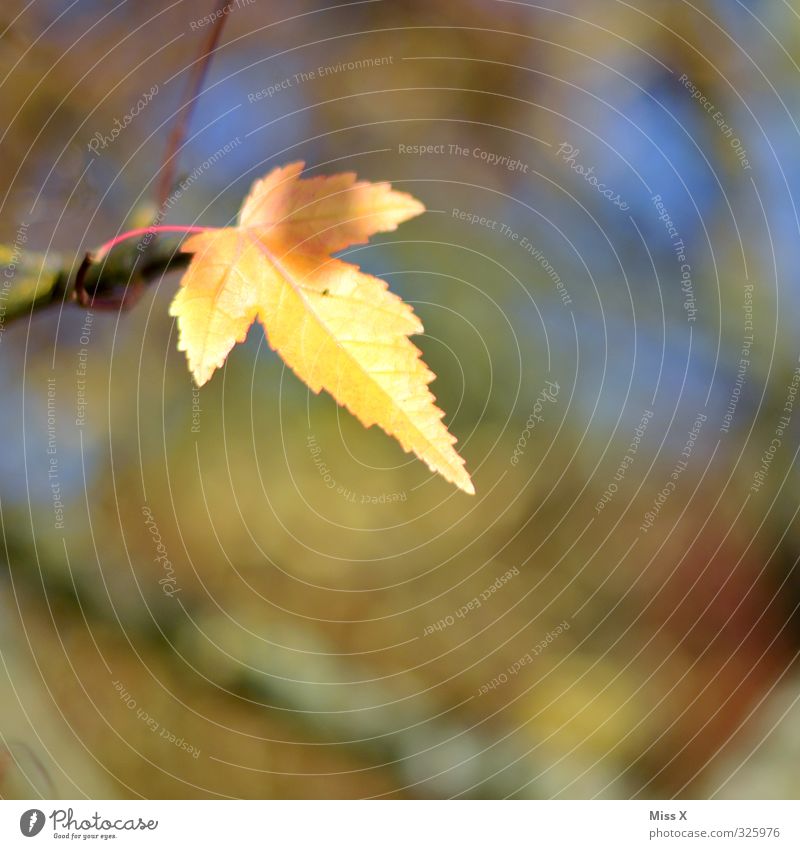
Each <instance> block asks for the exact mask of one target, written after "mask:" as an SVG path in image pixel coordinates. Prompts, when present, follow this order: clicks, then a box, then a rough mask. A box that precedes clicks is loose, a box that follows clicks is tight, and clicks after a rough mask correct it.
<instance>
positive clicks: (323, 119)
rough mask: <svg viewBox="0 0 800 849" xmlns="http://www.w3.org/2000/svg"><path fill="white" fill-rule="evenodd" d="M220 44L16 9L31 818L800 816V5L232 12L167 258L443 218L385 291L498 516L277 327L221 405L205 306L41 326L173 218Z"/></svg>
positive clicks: (22, 793)
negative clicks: (156, 800) (363, 194)
mask: <svg viewBox="0 0 800 849" xmlns="http://www.w3.org/2000/svg"><path fill="white" fill-rule="evenodd" d="M213 7H214V4H213V3H210V2H209V3H200V2H194V3H189V2H186V0H183V2H177V3H174V4H168V5H165V4H163V3H156V2H150V0H140V2H136V3H132V2H127V3H126V2H120V3H117V4H109V3H100V2H92V0H74V2H55V0H34V2H33V3H29V4H24V3H22V2H16V0H11V2H6V3H5V4H4V5H3V8H2V11H0V33H2V35H1V36H0V38H1V40H2V48H1V49H0V97H1V98H2V112H3V115H4V121H3V127H2V135H1V136H0V138H1V139H2V141H1V144H2V157H0V173H1V174H2V179H0V196H1V197H2V201H0V203H1V204H2V205H1V206H0V243H2V245H3V246H4V247H3V251H4V262H5V263H6V265H5V268H4V272H3V278H2V281H0V283H2V291H1V292H0V312H2V316H0V318H2V322H1V323H0V391H1V392H2V403H0V424H1V425H2V435H3V436H2V443H1V444H0V517H1V518H2V535H3V546H2V549H0V607H1V608H2V610H1V612H0V653H1V654H2V660H3V663H2V666H0V795H2V796H3V797H24V798H28V797H36V796H39V795H41V796H45V797H62V798H80V797H84V796H85V797H90V798H114V797H122V798H136V797H161V798H184V797H185V798H197V797H201V798H202V797H208V798H221V797H237V798H239V797H246V798H284V797H315V798H341V797H395V798H404V797H405V798H408V797H422V798H441V797H455V796H461V797H489V798H499V797H522V798H528V797H532V798H550V797H561V798H592V797H611V798H631V797H635V798H658V797H672V796H678V797H681V796H683V797H687V796H688V797H708V796H712V797H779V798H783V797H793V796H796V794H797V791H798V787H800V781H798V774H797V770H798V766H797V764H798V763H800V731H798V729H800V701H799V699H800V675H799V672H798V667H797V663H796V659H797V654H798V648H800V620H798V616H797V609H798V604H800V573H799V572H798V567H797V562H798V556H799V555H800V523H799V522H798V506H799V505H798V474H797V464H796V460H797V453H798V448H799V447H800V442H799V441H798V427H800V405H797V404H795V400H796V393H797V389H798V384H799V383H800V371H798V355H800V342H798V320H797V309H798V295H799V294H800V293H799V290H798V286H797V268H798V261H799V260H800V257H799V256H798V238H797V236H798V227H799V226H800V222H799V220H798V204H797V196H798V191H799V190H800V183H799V180H800V169H798V167H797V154H796V149H797V145H798V132H799V130H798V125H797V116H798V111H799V110H798V102H799V101H800V98H799V97H798V92H800V67H798V62H800V15H799V14H798V12H797V10H796V8H794V7H793V6H792V4H784V3H775V2H768V1H767V0H764V2H758V0H749V2H742V3H728V2H722V0H700V2H695V3H693V4H688V3H684V2H667V0H662V1H661V2H659V0H646V2H645V0H633V2H632V3H623V2H618V0H614V1H613V2H612V0H558V2H555V0H550V2H545V3H543V4H535V5H534V4H532V3H530V4H529V3H524V2H515V1H514V0H474V1H473V2H462V3H459V4H455V3H447V4H445V3H439V4H435V3H430V2H421V0H419V2H418V1H417V0H402V2H388V0H366V2H352V3H345V4H341V5H337V6H331V5H327V4H321V3H318V4H315V3H305V2H302V3H294V2H292V3H289V2H285V0H278V1H277V2H270V3H266V2H264V0H231V3H229V4H228V6H227V7H225V11H224V15H225V29H224V31H223V33H222V39H221V42H220V46H219V48H218V49H217V51H216V53H215V55H214V58H213V61H212V63H211V65H210V67H209V69H208V74H207V76H206V79H205V82H204V85H203V89H202V93H201V94H200V96H199V98H198V100H197V103H196V104H195V108H194V110H193V112H192V114H191V119H190V122H189V125H188V128H187V134H186V138H185V143H184V144H183V145H182V147H181V149H180V152H179V164H178V172H177V187H176V189H175V190H174V192H173V195H172V199H171V203H170V205H169V208H168V209H165V210H163V212H164V213H165V217H164V218H163V222H164V223H181V224H203V225H210V226H224V225H226V224H227V223H229V222H230V221H231V220H232V218H233V217H234V216H235V214H236V211H237V209H238V206H239V204H240V202H241V200H242V198H243V197H244V195H245V194H246V192H247V190H248V188H249V186H250V184H251V182H252V181H253V180H254V179H255V178H257V177H259V176H261V175H263V174H265V173H266V172H268V171H269V170H270V169H271V168H273V167H275V166H277V165H279V164H285V163H288V162H291V161H295V160H298V159H302V160H304V161H305V162H306V163H307V167H308V168H309V169H310V173H314V174H317V173H323V174H330V173H335V172H340V171H355V172H357V173H358V175H359V176H360V177H362V178H365V179H369V180H389V181H391V182H392V183H393V184H394V185H395V186H396V187H397V188H400V189H402V190H405V191H409V192H411V193H413V194H414V195H415V196H417V197H419V198H420V199H421V200H422V201H423V202H424V203H425V204H426V206H427V207H428V210H429V211H428V212H427V213H426V214H425V215H423V216H421V217H419V218H417V219H414V220H413V221H410V222H408V223H406V224H404V225H402V226H401V228H399V229H398V230H397V231H396V232H395V233H390V234H383V235H381V236H379V237H376V238H374V239H373V240H372V242H371V244H370V245H368V246H360V247H358V248H355V249H351V250H350V251H346V252H345V255H346V256H347V258H348V260H349V261H351V262H355V263H357V264H358V265H360V266H361V267H362V268H363V269H365V270H367V271H369V272H370V273H372V274H375V275H378V276H380V277H382V278H384V279H385V280H387V281H388V283H389V285H390V286H391V288H392V289H393V290H394V291H395V292H397V293H398V294H400V295H401V296H402V297H403V298H405V299H406V300H407V301H409V302H410V303H412V304H413V305H414V308H415V310H416V311H417V312H418V314H419V315H420V317H421V319H422V321H423V323H424V325H425V334H424V335H422V336H419V337H417V338H416V339H415V341H416V343H417V344H418V345H419V347H420V348H421V349H422V351H423V355H424V359H425V361H426V362H427V363H428V365H429V366H430V367H431V368H432V370H433V371H434V372H435V373H436V374H437V375H438V379H437V380H436V381H435V382H434V383H433V385H432V390H433V391H434V394H435V395H436V396H437V399H438V403H439V406H441V407H442V408H443V409H444V410H445V411H446V414H447V415H446V419H445V421H446V422H447V424H448V427H449V428H450V430H451V432H452V433H453V434H454V435H455V436H457V437H458V440H459V442H458V448H459V450H460V452H461V454H462V455H463V456H464V457H465V459H466V462H467V468H468V469H469V471H470V472H471V474H472V475H473V479H474V482H475V486H476V490H477V494H476V495H475V496H474V497H470V496H467V495H464V494H463V493H461V492H459V491H457V490H456V489H455V488H454V487H452V486H449V485H448V484H446V483H445V482H444V481H443V480H441V479H440V478H434V477H432V476H431V474H430V473H429V472H428V469H427V468H426V467H425V466H424V464H422V463H421V462H419V461H417V460H415V459H414V458H412V457H410V456H408V455H406V454H404V453H403V452H402V450H401V449H400V447H399V446H398V445H397V444H396V443H395V442H394V441H393V440H391V439H389V438H388V437H387V436H386V435H385V434H383V433H382V432H380V431H378V430H376V429H375V428H372V429H370V430H365V429H364V428H362V427H361V425H360V424H359V423H358V422H357V421H356V420H355V419H354V418H353V417H351V416H350V415H349V414H348V413H347V412H346V411H344V410H341V409H339V408H337V406H336V404H335V403H334V402H333V401H332V399H331V398H330V397H329V396H327V395H322V396H315V395H313V394H312V393H310V392H309V391H308V390H307V389H306V388H305V387H304V386H303V385H302V384H301V383H300V382H299V381H298V380H297V379H296V377H295V376H294V375H293V374H292V373H291V372H289V371H288V370H287V369H285V368H284V367H283V365H282V363H281V361H280V360H279V359H278V358H277V357H276V356H275V355H274V354H272V353H271V352H270V350H269V348H268V347H267V345H266V343H265V341H264V337H263V332H262V331H261V330H260V329H259V328H257V327H254V328H253V329H252V331H251V333H250V335H249V337H248V339H247V342H246V343H245V344H243V345H240V346H238V347H237V348H236V349H235V350H234V351H233V352H232V354H231V355H230V357H229V359H228V361H227V364H226V366H225V367H224V369H222V370H220V371H219V372H218V373H217V374H216V375H215V376H214V378H213V380H211V382H210V383H209V384H208V385H206V386H204V387H203V388H202V389H201V390H197V389H195V388H194V387H193V384H192V381H191V378H190V376H189V373H188V370H187V367H186V362H185V358H184V356H183V354H181V353H180V352H178V351H177V348H176V331H175V327H174V322H173V319H172V318H170V317H169V316H168V314H167V309H168V306H169V302H170V300H171V298H172V297H173V296H174V293H175V291H176V287H177V285H178V279H179V275H178V274H177V273H169V274H165V275H164V276H163V277H159V278H158V279H155V280H153V281H151V284H150V285H149V286H148V287H147V291H146V292H145V294H144V296H143V297H142V299H141V300H140V301H139V302H138V304H137V305H136V306H135V307H134V308H133V309H131V310H128V311H124V312H119V311H102V310H96V309H95V310H88V311H87V310H84V309H81V308H79V307H78V306H77V305H74V304H64V305H62V304H56V305H55V306H52V307H50V308H48V309H43V310H36V311H35V312H31V313H30V314H25V315H23V316H21V317H17V318H15V319H14V320H13V321H11V320H6V316H5V310H4V305H3V303H2V302H3V301H4V300H6V299H7V298H9V297H11V296H12V294H13V292H14V291H15V287H19V286H23V285H37V281H41V279H42V277H41V276H37V275H39V272H38V271H37V272H36V273H35V274H34V273H33V272H31V271H30V270H28V271H26V268H27V267H28V266H30V267H43V268H45V269H47V268H53V269H58V268H60V269H66V270H72V271H74V268H75V262H76V257H77V258H79V257H81V256H82V255H83V253H84V252H85V251H87V250H90V249H92V248H94V247H96V246H98V245H100V244H101V243H103V242H105V241H106V240H108V239H110V238H112V237H113V236H115V235H116V234H118V233H120V232H122V231H123V230H125V229H126V228H127V227H129V226H130V222H131V221H132V220H134V219H135V218H136V216H137V215H140V214H141V213H140V211H141V209H142V208H146V205H147V204H154V203H156V185H157V182H158V179H159V174H160V173H161V171H162V165H163V159H164V153H165V149H166V148H167V137H168V135H169V132H170V131H171V130H172V128H173V127H174V125H175V120H176V113H178V112H179V111H180V110H181V108H182V107H183V106H184V105H185V102H186V97H187V79H188V77H189V75H190V74H191V72H192V68H193V67H194V65H195V63H196V59H197V57H198V55H200V54H201V53H202V49H203V44H204V43H205V42H206V40H207V39H208V37H209V32H210V27H212V26H213V23H212V21H211V20H210V18H209V17H208V14H209V13H210V12H211V11H212V9H213ZM37 257H41V258H42V260H41V261H42V262H43V263H44V266H37V263H38V262H39V260H38V259H37ZM26 274H27V275H28V276H27V277H26ZM41 274H42V275H43V274H45V272H44V271H42V272H41Z"/></svg>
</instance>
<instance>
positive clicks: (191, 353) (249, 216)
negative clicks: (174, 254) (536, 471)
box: [170, 162, 475, 493]
mask: <svg viewBox="0 0 800 849" xmlns="http://www.w3.org/2000/svg"><path fill="white" fill-rule="evenodd" d="M302 170H303V163H302V162H295V163H293V164H291V165H287V166H285V167H283V168H276V169H275V170H274V171H272V172H271V173H270V174H268V175H267V176H266V177H264V178H263V179H262V180H258V181H257V182H256V183H255V184H254V185H253V187H252V189H251V190H250V193H249V194H248V196H247V198H246V199H245V201H244V203H243V204H242V208H241V211H240V213H239V219H238V222H237V226H236V227H226V228H222V229H218V230H208V231H206V232H203V233H199V234H197V235H194V236H192V237H190V238H189V239H187V240H186V241H185V242H184V244H183V250H184V251H187V252H189V253H191V254H193V256H192V260H191V262H190V264H189V268H188V269H187V271H186V273H185V274H184V276H183V279H182V280H181V288H180V290H179V291H178V294H177V295H176V296H175V299H174V300H173V302H172V304H171V306H170V315H173V316H176V317H177V319H178V332H179V339H178V348H179V350H181V351H185V352H186V355H187V358H188V361H189V369H190V371H191V372H192V374H193V375H194V378H195V381H196V382H197V384H198V385H199V386H202V385H203V384H204V383H206V382H207V381H208V380H209V378H210V377H211V375H212V374H213V372H214V371H215V370H216V369H217V368H219V367H220V366H221V365H222V364H223V363H224V362H225V358H226V357H227V356H228V353H229V352H230V350H231V348H232V347H233V346H234V345H235V344H236V343H237V342H242V341H244V339H245V337H246V336H247V332H248V330H249V328H250V326H251V325H252V323H253V322H254V321H255V320H256V319H258V320H259V321H260V322H261V324H262V325H263V326H264V330H265V333H266V338H267V341H268V343H269V345H270V347H271V348H272V349H273V350H274V351H276V352H277V353H278V354H279V355H280V356H281V357H282V358H283V360H284V362H286V364H287V365H288V366H289V367H290V368H291V369H292V370H293V371H294V372H295V374H296V375H297V376H298V377H299V378H300V379H301V380H303V381H304V382H305V383H306V384H307V385H308V386H309V387H310V388H311V389H312V390H313V391H314V392H319V391H320V390H322V389H325V390H326V391H327V392H329V393H330V394H331V395H332V396H333V397H334V398H335V399H336V401H337V402H338V403H339V404H342V405H343V406H345V407H346V408H347V409H348V410H350V412H351V413H353V415H355V416H356V418H358V419H359V421H360V422H361V423H362V424H363V425H364V426H365V427H369V426H371V425H373V424H377V425H378V426H380V427H381V428H382V429H383V430H384V431H385V432H386V433H388V434H389V435H390V436H393V437H395V438H396V439H397V440H398V442H399V443H400V444H401V445H402V447H403V449H404V450H405V451H409V452H413V453H414V454H416V455H417V457H419V458H420V459H421V460H423V461H424V462H425V463H426V464H427V465H428V467H429V468H430V469H431V470H432V471H434V472H438V473H439V474H441V475H442V476H443V477H444V478H445V479H446V480H448V481H450V482H451V483H454V484H455V485H456V486H458V487H460V488H461V489H462V490H464V491H465V492H468V493H474V491H475V490H474V487H473V485H472V481H471V480H470V477H469V475H468V474H467V472H466V470H465V468H464V461H463V459H462V458H461V457H460V456H459V455H458V453H457V452H456V450H455V449H454V448H453V445H454V443H455V441H456V440H455V438H454V437H453V436H452V435H451V434H450V433H449V432H448V430H447V428H446V427H445V425H444V423H443V422H442V416H443V415H444V414H443V413H442V411H441V410H440V409H439V408H438V407H436V405H435V404H434V400H435V399H434V397H433V395H432V394H431V392H430V390H429V389H428V384H429V383H430V382H431V381H432V380H433V379H434V374H433V373H432V372H431V371H430V370H429V369H428V368H427V367H426V366H425V364H424V363H423V362H422V360H421V359H420V351H419V349H418V348H417V347H416V346H415V345H413V344H412V343H411V341H410V340H409V338H408V337H409V335H411V334H412V333H421V332H422V324H421V323H420V321H419V319H418V318H417V316H416V315H415V314H414V311H413V310H412V309H411V307H410V306H409V305H408V304H405V303H404V302H403V301H402V300H401V299H400V298H398V297H397V296H396V295H394V294H392V293H391V292H390V291H389V290H388V287H387V285H386V283H385V282H384V281H383V280H380V279H378V278H377V277H372V276H371V275H369V274H364V273H363V272H362V271H360V270H359V268H358V267H357V266H355V265H352V264H350V263H347V262H343V261H342V260H340V259H334V258H332V257H331V256H330V254H331V253H332V252H334V251H337V250H341V249H342V248H344V247H347V246H348V245H352V244H359V243H363V242H366V241H367V240H368V239H369V237H370V236H371V235H372V234H373V233H377V232H383V231H388V230H394V229H395V228H396V227H397V225H398V224H400V223H401V222H403V221H405V220H407V219H409V218H412V217H414V216H415V215H419V214H420V213H422V212H423V211H424V210H425V207H424V206H423V205H422V204H421V203H420V202H419V201H418V200H416V199H415V198H413V197H411V195H408V194H405V193H404V192H397V191H394V190H392V188H391V186H390V185H389V184H388V183H368V182H363V181H357V180H356V177H355V175H354V174H338V175H335V176H332V177H312V178H310V179H301V178H300V174H301V172H302Z"/></svg>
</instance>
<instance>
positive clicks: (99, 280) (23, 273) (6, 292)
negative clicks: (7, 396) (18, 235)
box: [0, 239, 190, 332]
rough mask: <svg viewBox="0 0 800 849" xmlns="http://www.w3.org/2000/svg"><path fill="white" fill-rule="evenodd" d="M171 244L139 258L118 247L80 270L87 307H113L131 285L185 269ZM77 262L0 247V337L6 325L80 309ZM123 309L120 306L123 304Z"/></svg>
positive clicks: (184, 257)
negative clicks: (57, 309)
mask: <svg viewBox="0 0 800 849" xmlns="http://www.w3.org/2000/svg"><path fill="white" fill-rule="evenodd" d="M178 245H179V241H178V240H176V239H158V240H155V241H154V243H153V244H152V245H151V246H150V248H149V249H148V250H147V254H146V256H145V254H143V252H142V251H141V250H139V249H138V248H137V245H136V244H133V245H128V246H124V247H119V248H117V249H116V250H114V251H112V252H111V253H110V254H109V255H108V256H107V257H106V258H105V259H104V260H103V261H102V262H99V263H93V264H91V265H90V266H89V267H88V268H87V269H85V277H84V283H83V285H84V288H85V290H86V292H87V293H88V294H89V296H90V302H89V303H87V304H86V306H90V307H91V305H92V304H91V299H94V298H96V299H97V301H95V305H96V306H97V305H98V303H102V302H103V301H104V300H106V299H109V298H112V297H116V298H117V299H118V302H119V301H120V300H122V299H124V296H125V293H126V292H128V291H129V290H130V288H131V287H132V286H134V285H139V284H149V283H152V282H153V281H154V280H159V279H161V277H163V275H164V274H166V273H167V272H169V271H173V270H176V269H182V268H185V266H186V265H187V264H188V262H189V259H190V256H189V254H184V253H181V252H180V251H179V249H178ZM81 260H82V257H78V258H74V257H69V256H66V255H65V256H61V257H57V256H54V255H53V254H49V255H47V256H45V255H44V254H38V253H34V252H32V251H25V252H24V253H23V254H22V255H20V253H19V251H18V250H17V251H14V252H12V250H11V248H9V247H8V246H5V245H0V261H2V267H1V268H0V332H2V329H3V328H4V326H5V325H6V324H8V323H9V322H12V321H15V320H16V319H19V318H22V317H24V316H30V315H32V314H33V313H34V312H38V311H40V310H43V309H47V308H48V307H52V306H54V305H56V304H63V303H70V304H75V305H76V306H80V305H79V304H78V302H77V295H76V292H75V279H76V276H77V271H78V269H79V267H80V265H81ZM123 305H124V300H123Z"/></svg>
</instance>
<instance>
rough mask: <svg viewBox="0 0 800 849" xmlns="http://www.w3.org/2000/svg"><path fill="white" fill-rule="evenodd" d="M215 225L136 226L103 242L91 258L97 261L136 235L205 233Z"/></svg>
mask: <svg viewBox="0 0 800 849" xmlns="http://www.w3.org/2000/svg"><path fill="white" fill-rule="evenodd" d="M215 229H216V228H215V227H192V226H187V225H183V224H153V225H151V226H150V227H137V228H136V229H135V230H128V231H126V232H125V233H120V235H119V236H115V237H114V238H113V239H109V241H107V242H106V243H105V244H103V245H100V247H99V248H98V249H97V250H96V251H93V252H92V254H91V258H92V260H93V261H94V262H99V261H100V260H102V259H103V258H104V257H106V256H107V255H108V254H109V253H110V252H111V250H112V249H113V248H115V247H116V246H117V245H118V244H119V243H120V242H125V241H127V240H128V239H134V238H136V237H137V236H144V235H146V234H148V233H205V232H206V231H207V230H215Z"/></svg>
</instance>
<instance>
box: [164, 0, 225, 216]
mask: <svg viewBox="0 0 800 849" xmlns="http://www.w3.org/2000/svg"><path fill="white" fill-rule="evenodd" d="M227 5H228V0H216V2H215V3H214V9H213V10H212V13H211V14H213V15H215V18H214V22H213V24H212V25H211V30H210V32H209V34H208V38H207V39H206V43H205V45H204V46H203V49H202V52H201V53H200V55H199V56H198V57H197V59H196V60H195V62H194V66H193V67H192V71H191V74H190V75H189V80H188V82H187V84H186V97H185V99H184V104H183V106H181V107H180V109H179V110H178V111H179V113H180V114H179V117H178V118H176V120H175V123H174V124H173V125H172V130H171V131H170V134H169V139H168V140H167V149H166V151H165V153H164V162H163V165H162V166H161V177H160V179H159V183H158V206H159V209H162V208H163V206H164V204H165V203H166V202H167V200H168V198H169V194H170V192H171V191H172V186H173V185H174V183H175V171H176V169H177V166H178V157H179V155H180V149H181V147H182V146H183V142H184V139H185V137H186V130H187V128H188V126H189V120H190V118H191V117H192V112H193V111H194V105H195V103H196V102H197V98H198V97H199V95H200V89H201V88H202V86H203V81H204V80H205V77H206V73H207V71H208V66H209V65H210V64H211V57H212V55H213V54H214V51H215V50H216V49H217V45H218V44H219V40H220V37H221V36H222V30H223V28H224V27H225V21H226V19H227V17H228V15H227V13H226V12H225V7H226V6H227Z"/></svg>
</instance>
